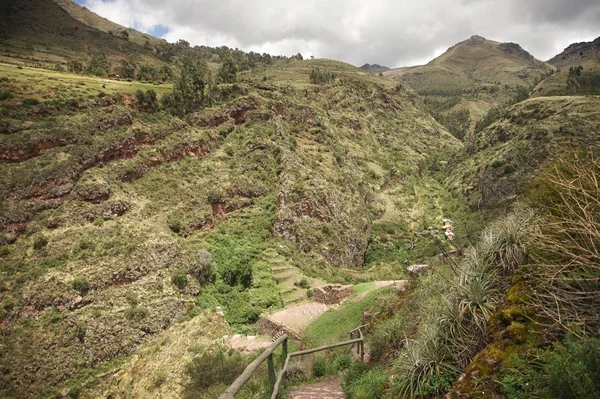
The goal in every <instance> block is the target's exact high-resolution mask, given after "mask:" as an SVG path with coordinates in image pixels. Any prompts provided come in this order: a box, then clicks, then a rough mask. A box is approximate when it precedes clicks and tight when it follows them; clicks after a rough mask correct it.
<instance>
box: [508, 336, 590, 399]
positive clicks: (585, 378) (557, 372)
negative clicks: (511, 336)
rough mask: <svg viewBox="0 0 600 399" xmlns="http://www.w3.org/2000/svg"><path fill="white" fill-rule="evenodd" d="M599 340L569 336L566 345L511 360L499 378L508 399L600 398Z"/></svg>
mask: <svg viewBox="0 0 600 399" xmlns="http://www.w3.org/2000/svg"><path fill="white" fill-rule="evenodd" d="M598 375H600V339H598V338H597V337H584V338H583V339H580V338H577V337H574V336H567V338H566V339H565V342H563V343H556V344H554V345H553V347H551V348H548V349H540V350H536V351H533V352H532V353H530V354H529V358H525V357H521V356H519V355H513V356H511V357H510V358H509V359H508V360H507V362H505V364H504V366H503V370H502V371H501V374H500V378H499V381H498V382H499V385H500V389H501V391H502V393H503V394H504V395H505V397H506V398H507V399H517V398H523V397H537V398H543V399H552V398H564V399H571V398H573V399H575V398H578V399H587V398H589V399H592V398H599V397H600V379H598Z"/></svg>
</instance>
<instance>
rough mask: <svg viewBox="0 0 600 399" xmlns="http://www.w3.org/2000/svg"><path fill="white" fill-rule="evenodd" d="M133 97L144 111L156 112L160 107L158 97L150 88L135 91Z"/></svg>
mask: <svg viewBox="0 0 600 399" xmlns="http://www.w3.org/2000/svg"><path fill="white" fill-rule="evenodd" d="M135 98H136V99H137V100H138V103H139V104H140V105H141V106H142V108H143V109H144V110H145V111H146V112H157V111H158V110H159V109H160V105H159V103H158V97H157V95H156V92H155V91H154V90H152V89H148V90H146V91H143V90H138V91H136V92H135Z"/></svg>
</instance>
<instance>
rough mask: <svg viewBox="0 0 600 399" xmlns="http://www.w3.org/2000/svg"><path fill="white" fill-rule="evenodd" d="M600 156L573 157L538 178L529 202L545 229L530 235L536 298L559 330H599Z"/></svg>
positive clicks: (556, 163)
mask: <svg viewBox="0 0 600 399" xmlns="http://www.w3.org/2000/svg"><path fill="white" fill-rule="evenodd" d="M599 180H600V156H599V155H597V154H593V153H588V154H573V155H570V156H565V157H564V158H562V159H559V160H557V161H556V162H555V163H554V164H552V165H550V166H548V168H547V170H546V171H544V172H543V173H541V174H540V176H539V178H538V183H537V185H536V186H535V187H534V189H533V190H532V192H531V194H530V198H529V202H530V204H531V206H532V207H534V208H535V209H536V210H537V211H538V213H539V214H540V215H541V217H543V218H544V224H543V225H542V226H541V228H540V230H539V232H537V234H535V235H534V239H533V243H532V248H533V251H532V254H531V257H532V258H533V260H534V265H532V266H531V273H532V275H533V277H534V279H533V285H534V287H533V288H534V292H535V293H536V299H537V301H538V303H539V305H540V306H541V308H542V309H543V311H544V313H545V314H546V316H548V317H550V318H551V319H552V320H555V322H556V324H557V325H558V326H564V325H565V323H569V322H570V323H575V324H578V325H581V326H585V328H588V329H590V330H592V331H593V330H595V329H597V328H598V324H599V321H598V301H599V299H600V279H599V278H598V276H600V259H599V258H598V253H600V203H599V202H598V198H600V185H599V184H598V181H599Z"/></svg>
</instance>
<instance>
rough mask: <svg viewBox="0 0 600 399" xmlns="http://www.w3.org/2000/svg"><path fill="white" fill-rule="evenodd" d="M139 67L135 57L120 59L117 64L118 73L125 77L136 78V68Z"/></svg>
mask: <svg viewBox="0 0 600 399" xmlns="http://www.w3.org/2000/svg"><path fill="white" fill-rule="evenodd" d="M136 67H137V65H136V63H135V60H134V59H133V58H130V57H128V58H124V59H122V60H121V61H119V65H118V66H117V70H116V72H117V74H119V76H120V77H122V78H124V79H134V78H135V68H136Z"/></svg>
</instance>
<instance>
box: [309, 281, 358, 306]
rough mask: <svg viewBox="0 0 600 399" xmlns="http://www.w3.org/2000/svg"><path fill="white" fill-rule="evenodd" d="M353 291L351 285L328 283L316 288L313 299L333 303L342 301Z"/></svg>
mask: <svg viewBox="0 0 600 399" xmlns="http://www.w3.org/2000/svg"><path fill="white" fill-rule="evenodd" d="M351 293H352V286H351V285H341V284H328V285H324V286H322V287H317V288H315V289H314V291H313V301H315V302H320V303H324V304H326V305H332V304H334V303H340V302H342V301H343V300H344V299H346V297H347V296H348V295H350V294H351Z"/></svg>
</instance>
